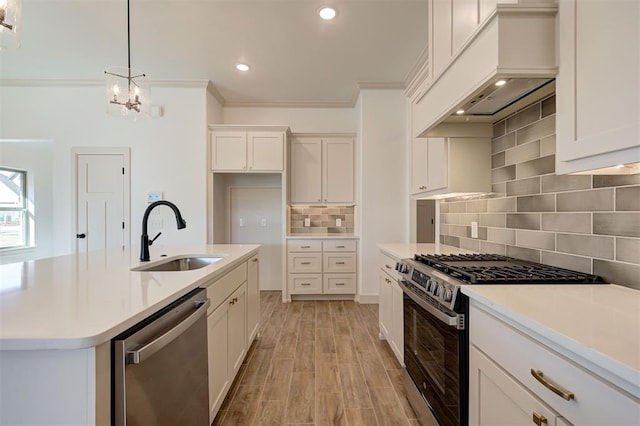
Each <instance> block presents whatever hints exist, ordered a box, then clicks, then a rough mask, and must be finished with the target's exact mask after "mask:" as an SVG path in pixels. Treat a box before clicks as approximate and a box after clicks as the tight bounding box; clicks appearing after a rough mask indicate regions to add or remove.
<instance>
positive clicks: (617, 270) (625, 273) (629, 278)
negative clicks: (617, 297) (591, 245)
mask: <svg viewBox="0 0 640 426" xmlns="http://www.w3.org/2000/svg"><path fill="white" fill-rule="evenodd" d="M593 273H594V274H596V275H600V276H601V277H602V278H604V279H605V280H606V281H608V282H610V283H613V284H619V285H624V286H627V287H631V288H635V289H638V290H640V266H639V265H632V264H629V263H622V262H609V261H606V260H600V259H593Z"/></svg>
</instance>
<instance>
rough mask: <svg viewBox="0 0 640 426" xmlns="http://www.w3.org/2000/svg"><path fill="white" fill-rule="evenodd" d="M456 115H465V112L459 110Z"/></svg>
mask: <svg viewBox="0 0 640 426" xmlns="http://www.w3.org/2000/svg"><path fill="white" fill-rule="evenodd" d="M456 114H458V115H462V114H464V110H463V109H459V110H457V111H456Z"/></svg>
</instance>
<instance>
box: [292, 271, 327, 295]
mask: <svg viewBox="0 0 640 426" xmlns="http://www.w3.org/2000/svg"><path fill="white" fill-rule="evenodd" d="M288 281H289V283H288V284H289V292H290V293H291V294H304V293H314V294H316V293H322V274H289V277H288Z"/></svg>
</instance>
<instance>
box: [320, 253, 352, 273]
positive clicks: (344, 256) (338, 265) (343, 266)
mask: <svg viewBox="0 0 640 426" xmlns="http://www.w3.org/2000/svg"><path fill="white" fill-rule="evenodd" d="M323 264H324V272H356V254H355V253H324V263H323Z"/></svg>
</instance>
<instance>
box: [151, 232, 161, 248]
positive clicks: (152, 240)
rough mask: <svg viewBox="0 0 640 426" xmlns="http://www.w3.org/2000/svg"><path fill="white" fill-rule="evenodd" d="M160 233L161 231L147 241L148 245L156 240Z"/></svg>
mask: <svg viewBox="0 0 640 426" xmlns="http://www.w3.org/2000/svg"><path fill="white" fill-rule="evenodd" d="M160 235H162V232H158V234H157V235H156V236H155V237H153V238H152V239H151V240H150V241H149V245H151V244H153V242H154V241H155V240H157V239H158V237H159V236H160Z"/></svg>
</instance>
